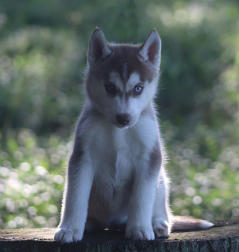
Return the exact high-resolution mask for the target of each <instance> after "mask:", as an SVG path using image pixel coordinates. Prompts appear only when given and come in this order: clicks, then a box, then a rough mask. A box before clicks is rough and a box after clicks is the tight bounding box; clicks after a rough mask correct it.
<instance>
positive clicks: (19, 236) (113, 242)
mask: <svg viewBox="0 0 239 252" xmlns="http://www.w3.org/2000/svg"><path fill="white" fill-rule="evenodd" d="M54 231H55V229H51V228H41V229H12V230H10V229H8V230H0V251H4V252H13V251H14V252H16V251H23V252H28V251H34V252H46V251H51V252H64V251H67V252H68V251H70V252H74V251H87V252H88V251H90V252H91V251H97V252H100V251H104V252H109V251H117V252H121V251H122V252H123V251H127V252H130V251H146V252H147V251H162V252H164V251H167V252H171V251H172V252H177V251H180V252H189V251H192V252H197V251H200V252H202V251H203V252H204V251H215V252H225V251H228V252H238V251H239V222H238V221H237V222H231V223H225V222H224V223H218V224H217V225H216V226H215V227H213V228H211V229H208V230H203V231H193V232H180V233H173V234H171V235H170V237H169V238H167V239H163V238H162V239H157V240H155V241H132V240H127V239H124V233H123V232H122V231H102V232H100V233H91V234H86V235H85V236H84V239H83V241H81V242H77V243H71V244H60V243H59V242H55V241H53V234H54Z"/></svg>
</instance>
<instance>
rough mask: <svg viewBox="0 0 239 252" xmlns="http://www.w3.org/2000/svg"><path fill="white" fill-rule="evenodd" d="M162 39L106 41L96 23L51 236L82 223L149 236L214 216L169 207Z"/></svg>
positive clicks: (64, 237) (74, 231)
mask: <svg viewBox="0 0 239 252" xmlns="http://www.w3.org/2000/svg"><path fill="white" fill-rule="evenodd" d="M160 55H161V40H160V37H159V35H158V33H157V31H156V30H153V31H152V32H151V33H150V34H149V36H148V38H147V39H146V41H145V42H144V43H143V44H142V45H129V44H110V43H108V42H107V41H106V39H105V37H104V34H103V32H102V31H101V30H100V29H98V28H96V29H95V31H94V32H93V34H92V35H91V38H90V41H89V49H88V65H87V69H86V76H85V91H86V100H85V104H84V108H83V111H82V113H81V115H80V118H79V120H78V123H77V127H76V132H75V141H74V147H73V152H72V154H71V157H70V160H69V166H68V172H67V182H66V187H65V193H64V200H63V206H62V214H61V221H60V224H59V227H58V229H57V231H56V233H55V237H54V239H55V240H57V241H62V242H73V241H80V240H81V239H82V237H83V234H84V230H89V231H90V230H95V229H99V228H105V227H120V226H121V227H122V226H124V227H125V235H126V238H130V239H139V240H154V239H155V237H156V238H157V237H167V236H168V235H169V234H170V232H171V230H179V229H180V230H188V229H203V228H209V227H211V226H212V225H213V224H212V223H210V222H208V221H204V220H197V219H192V218H189V217H185V218H184V217H174V216H173V215H172V214H171V211H170V207H169V199H168V198H169V186H168V178H167V175H166V173H165V159H166V154H165V152H164V146H163V141H162V138H161V135H160V130H159V124H158V119H157V115H156V111H155V108H154V107H155V106H154V97H155V94H156V92H157V86H158V79H159V65H160Z"/></svg>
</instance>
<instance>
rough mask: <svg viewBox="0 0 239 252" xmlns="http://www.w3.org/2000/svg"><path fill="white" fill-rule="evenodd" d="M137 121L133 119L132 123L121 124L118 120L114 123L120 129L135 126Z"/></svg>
mask: <svg viewBox="0 0 239 252" xmlns="http://www.w3.org/2000/svg"><path fill="white" fill-rule="evenodd" d="M135 124H136V122H133V121H131V122H130V123H128V124H119V123H117V122H114V125H115V126H116V127H117V128H120V129H129V128H133V127H134V126H135Z"/></svg>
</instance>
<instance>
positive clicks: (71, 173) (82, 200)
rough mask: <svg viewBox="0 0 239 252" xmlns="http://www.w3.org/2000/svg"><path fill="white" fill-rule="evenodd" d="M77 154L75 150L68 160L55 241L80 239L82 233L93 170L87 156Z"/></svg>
mask: <svg viewBox="0 0 239 252" xmlns="http://www.w3.org/2000/svg"><path fill="white" fill-rule="evenodd" d="M77 155H79V153H77V151H76V150H75V151H74V152H73V154H72V156H71V159H70V162H69V167H68V174H67V184H66V190H65V195H64V202H63V206H62V216H61V222H60V225H59V228H58V230H57V232H56V233H55V236H54V239H55V240H57V241H62V242H73V241H80V240H81V239H82V237H83V233H84V228H85V222H86V217H87V208H88V200H89V195H90V190H91V186H92V181H93V170H92V167H91V165H90V162H89V159H88V158H86V157H85V156H81V157H79V156H77Z"/></svg>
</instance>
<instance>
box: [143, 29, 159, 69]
mask: <svg viewBox="0 0 239 252" xmlns="http://www.w3.org/2000/svg"><path fill="white" fill-rule="evenodd" d="M139 56H140V58H141V59H143V61H145V62H148V63H150V64H152V65H153V66H154V67H156V68H158V67H159V65H160V58H161V40H160V37H159V34H158V32H157V31H156V30H155V29H154V30H152V31H151V33H150V34H149V36H148V37H147V39H146V40H145V42H144V43H143V45H142V46H141V47H140V49H139Z"/></svg>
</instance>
